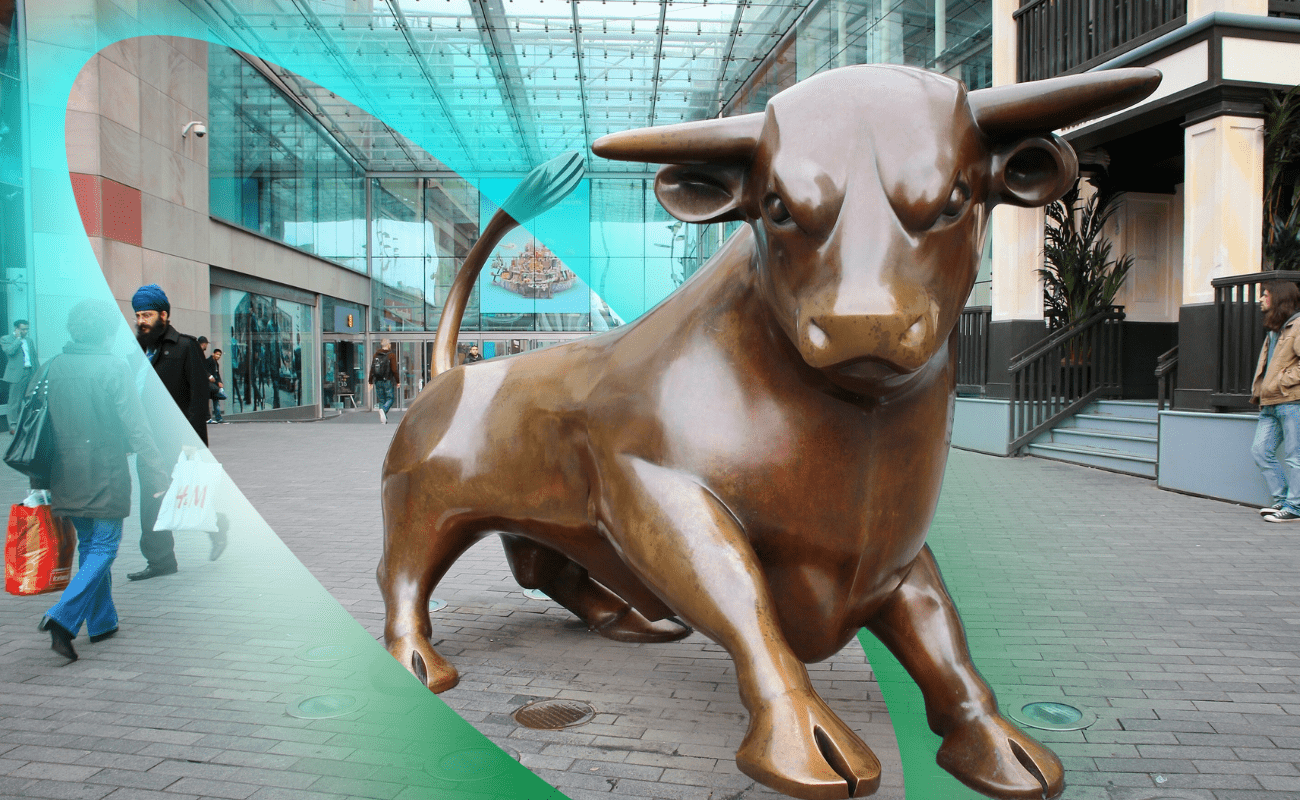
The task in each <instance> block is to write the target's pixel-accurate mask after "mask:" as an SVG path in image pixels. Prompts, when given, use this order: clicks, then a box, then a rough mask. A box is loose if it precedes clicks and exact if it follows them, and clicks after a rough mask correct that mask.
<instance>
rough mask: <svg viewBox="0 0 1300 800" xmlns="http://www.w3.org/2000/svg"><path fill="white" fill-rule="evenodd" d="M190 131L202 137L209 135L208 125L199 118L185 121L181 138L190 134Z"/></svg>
mask: <svg viewBox="0 0 1300 800" xmlns="http://www.w3.org/2000/svg"><path fill="white" fill-rule="evenodd" d="M190 131H194V135H195V136H197V137H198V138H200V139H202V138H203V137H204V136H207V135H208V126H207V125H204V124H203V123H202V122H199V121H198V120H194V121H193V122H187V123H185V127H184V128H182V129H181V138H182V139H184V138H185V137H186V136H189V135H190Z"/></svg>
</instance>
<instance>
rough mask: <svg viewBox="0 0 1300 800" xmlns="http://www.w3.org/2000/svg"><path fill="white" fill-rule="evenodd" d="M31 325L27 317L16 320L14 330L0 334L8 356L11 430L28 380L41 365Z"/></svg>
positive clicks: (4, 379)
mask: <svg viewBox="0 0 1300 800" xmlns="http://www.w3.org/2000/svg"><path fill="white" fill-rule="evenodd" d="M30 332H31V326H30V325H29V324H28V323H27V320H25V319H18V320H14V332H13V333H10V334H6V335H5V336H0V350H3V351H4V354H5V356H6V358H7V359H8V360H7V361H6V362H5V374H4V377H3V378H0V380H3V381H4V382H5V383H7V384H9V406H8V407H7V409H6V410H5V414H6V416H8V418H9V432H10V433H13V432H14V429H15V428H16V427H17V426H18V407H19V406H20V405H21V401H22V397H23V392H24V391H25V390H26V389H27V382H28V381H29V380H31V377H32V374H33V373H35V372H36V368H37V367H38V366H40V364H39V362H38V361H37V360H36V342H34V341H32V339H31V337H30V336H29V334H30Z"/></svg>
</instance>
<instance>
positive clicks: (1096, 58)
mask: <svg viewBox="0 0 1300 800" xmlns="http://www.w3.org/2000/svg"><path fill="white" fill-rule="evenodd" d="M1012 16H1013V17H1014V18H1015V20H1016V31H1017V40H1018V44H1019V49H1018V51H1017V54H1016V58H1017V62H1016V75H1017V77H1016V79H1017V80H1019V81H1022V82H1023V81H1035V80H1039V79H1042V78H1051V77H1054V76H1056V75H1060V74H1062V73H1065V72H1069V71H1070V70H1073V69H1076V68H1086V67H1088V66H1092V65H1093V64H1095V63H1099V62H1100V61H1102V60H1104V59H1105V58H1106V57H1107V56H1109V55H1112V54H1113V55H1118V54H1119V53H1118V52H1117V51H1120V52H1122V50H1128V49H1131V48H1133V47H1136V46H1138V45H1139V44H1142V43H1143V42H1146V41H1150V40H1151V39H1154V38H1156V37H1157V36H1160V35H1162V34H1164V33H1166V32H1168V31H1170V30H1173V29H1174V28H1177V27H1179V26H1180V25H1182V24H1183V23H1184V22H1185V21H1186V18H1187V0H1021V4H1020V8H1019V9H1017V10H1016V11H1015V13H1014V14H1012Z"/></svg>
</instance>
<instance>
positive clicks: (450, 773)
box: [426, 747, 511, 781]
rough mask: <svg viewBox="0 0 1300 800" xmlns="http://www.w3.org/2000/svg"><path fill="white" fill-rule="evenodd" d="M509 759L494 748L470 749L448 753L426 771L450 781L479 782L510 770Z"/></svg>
mask: <svg viewBox="0 0 1300 800" xmlns="http://www.w3.org/2000/svg"><path fill="white" fill-rule="evenodd" d="M510 762H511V758H510V756H509V755H508V754H506V753H503V752H501V750H499V749H497V748H495V747H471V748H468V749H465V750H457V751H455V752H454V753H448V754H447V755H445V756H443V757H442V758H441V759H439V760H438V761H437V762H436V763H433V764H430V765H428V767H427V769H426V771H428V772H429V773H431V774H433V775H435V776H437V777H439V778H444V779H446V780H451V781H481V780H486V779H488V778H492V777H495V776H497V775H500V774H501V773H503V772H505V771H506V770H507V769H510Z"/></svg>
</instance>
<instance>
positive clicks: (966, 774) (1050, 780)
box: [936, 714, 1065, 800]
mask: <svg viewBox="0 0 1300 800" xmlns="http://www.w3.org/2000/svg"><path fill="white" fill-rule="evenodd" d="M936 761H938V763H939V766H941V767H943V768H944V769H946V770H948V772H950V773H952V775H953V777H955V778H956V779H957V780H959V781H961V782H962V783H964V784H966V785H967V786H969V787H971V788H972V789H974V790H975V791H977V792H981V793H983V794H986V795H988V796H989V797H996V798H1000V799H1001V800H1031V799H1032V800H1051V798H1054V797H1059V796H1060V795H1061V792H1062V791H1064V790H1065V771H1064V769H1063V768H1062V767H1061V762H1060V759H1058V758H1057V757H1056V754H1055V753H1053V752H1052V751H1051V750H1048V749H1047V748H1046V747H1044V746H1042V745H1041V744H1039V743H1038V742H1037V741H1035V740H1034V739H1033V738H1032V737H1030V736H1029V735H1028V734H1026V733H1025V732H1024V731H1022V730H1020V729H1019V728H1017V727H1016V726H1014V725H1012V724H1011V723H1010V722H1008V721H1007V720H1005V719H1003V718H1002V717H1001V716H999V715H997V714H990V715H987V716H983V717H979V718H977V719H974V720H972V721H970V722H968V723H966V724H965V725H962V726H960V727H958V728H955V729H954V730H952V731H949V732H948V734H947V735H946V736H944V737H943V744H942V745H940V747H939V755H938V757H937V758H936Z"/></svg>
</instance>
